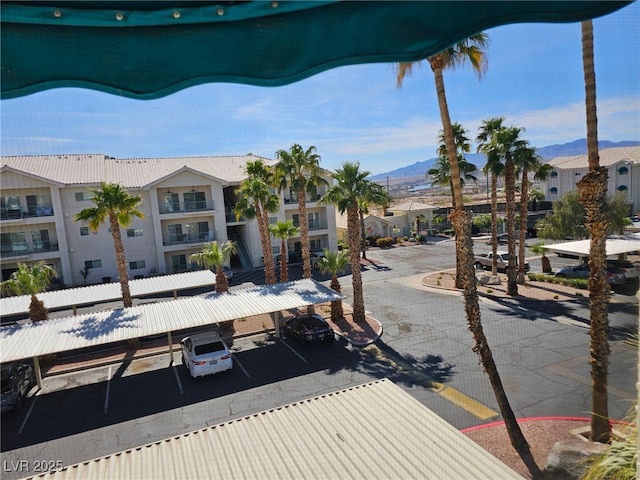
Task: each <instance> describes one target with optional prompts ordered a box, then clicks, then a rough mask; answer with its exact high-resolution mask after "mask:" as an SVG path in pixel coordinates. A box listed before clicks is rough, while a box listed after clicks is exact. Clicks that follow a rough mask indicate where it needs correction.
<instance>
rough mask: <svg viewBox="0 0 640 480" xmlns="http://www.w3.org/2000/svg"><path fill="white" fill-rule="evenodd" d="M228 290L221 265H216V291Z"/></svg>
mask: <svg viewBox="0 0 640 480" xmlns="http://www.w3.org/2000/svg"><path fill="white" fill-rule="evenodd" d="M228 291H229V282H227V276H226V275H225V274H224V270H223V269H222V265H218V267H217V268H216V293H226V292H228Z"/></svg>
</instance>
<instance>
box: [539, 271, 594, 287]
mask: <svg viewBox="0 0 640 480" xmlns="http://www.w3.org/2000/svg"><path fill="white" fill-rule="evenodd" d="M528 276H529V280H531V281H534V282H547V283H555V284H556V285H568V286H570V287H573V288H580V289H582V290H587V289H588V288H589V280H587V279H585V278H559V277H555V276H553V275H547V274H544V273H529V274H528Z"/></svg>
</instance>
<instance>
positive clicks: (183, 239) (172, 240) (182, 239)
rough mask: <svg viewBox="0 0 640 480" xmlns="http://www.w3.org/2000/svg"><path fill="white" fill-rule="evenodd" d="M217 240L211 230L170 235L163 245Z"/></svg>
mask: <svg viewBox="0 0 640 480" xmlns="http://www.w3.org/2000/svg"><path fill="white" fill-rule="evenodd" d="M214 240H216V235H215V234H210V233H209V232H203V233H194V234H186V233H180V234H176V235H169V236H168V237H167V239H166V240H164V241H163V242H162V244H163V245H181V244H188V243H205V242H213V241H214Z"/></svg>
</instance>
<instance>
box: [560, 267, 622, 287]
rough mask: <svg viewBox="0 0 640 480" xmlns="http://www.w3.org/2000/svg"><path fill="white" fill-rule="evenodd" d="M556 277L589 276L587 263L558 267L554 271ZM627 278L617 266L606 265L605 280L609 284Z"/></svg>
mask: <svg viewBox="0 0 640 480" xmlns="http://www.w3.org/2000/svg"><path fill="white" fill-rule="evenodd" d="M556 277H558V278H585V279H587V278H589V264H588V263H582V264H580V265H577V266H575V265H573V266H567V267H562V268H559V269H558V271H557V272H556ZM626 281H627V279H626V277H625V276H624V272H623V271H622V270H620V269H619V268H617V267H614V266H607V282H609V285H619V284H621V283H624V282H626Z"/></svg>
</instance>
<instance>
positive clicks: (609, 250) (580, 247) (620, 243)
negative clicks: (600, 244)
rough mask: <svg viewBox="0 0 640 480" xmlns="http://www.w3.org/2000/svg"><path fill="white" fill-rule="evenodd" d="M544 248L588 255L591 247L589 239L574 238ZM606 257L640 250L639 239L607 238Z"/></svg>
mask: <svg viewBox="0 0 640 480" xmlns="http://www.w3.org/2000/svg"><path fill="white" fill-rule="evenodd" d="M544 248H546V249H547V250H551V251H552V252H556V253H557V252H560V253H569V254H573V255H580V256H583V257H584V256H588V255H589V251H590V248H591V240H588V239H587V240H576V241H574V242H563V243H554V244H551V245H545V246H544ZM605 248H606V254H607V257H609V256H612V255H620V254H622V253H630V252H635V251H640V240H623V239H620V238H607V242H606V247H605Z"/></svg>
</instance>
